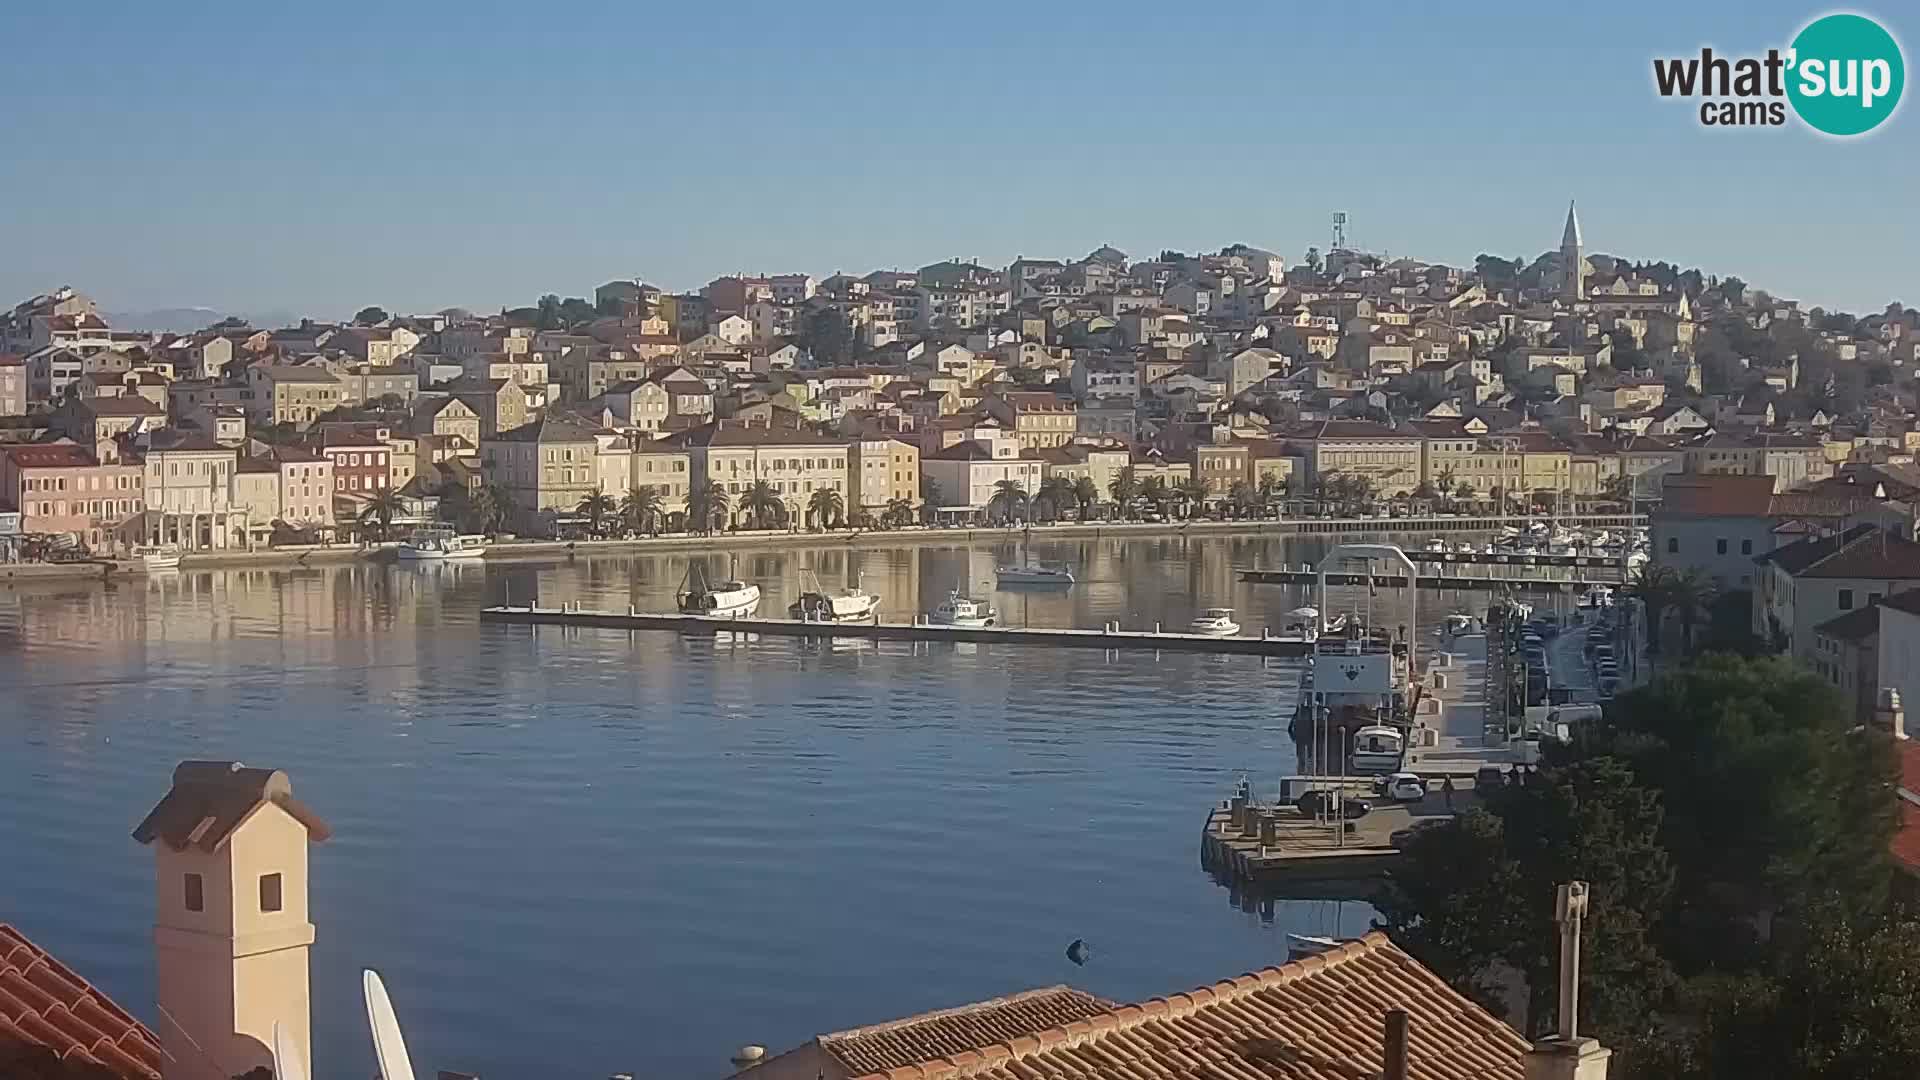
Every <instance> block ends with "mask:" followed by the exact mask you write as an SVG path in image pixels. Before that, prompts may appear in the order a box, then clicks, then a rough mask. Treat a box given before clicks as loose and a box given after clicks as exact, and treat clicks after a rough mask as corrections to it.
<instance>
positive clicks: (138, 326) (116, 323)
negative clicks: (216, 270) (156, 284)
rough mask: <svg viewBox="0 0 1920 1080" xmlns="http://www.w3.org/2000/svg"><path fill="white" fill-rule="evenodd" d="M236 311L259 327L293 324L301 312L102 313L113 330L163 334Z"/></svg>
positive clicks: (163, 310) (181, 331) (203, 324)
mask: <svg viewBox="0 0 1920 1080" xmlns="http://www.w3.org/2000/svg"><path fill="white" fill-rule="evenodd" d="M234 315H238V316H239V317H240V318H243V319H245V320H247V325H249V326H254V327H258V328H260V329H263V330H264V329H273V328H275V327H280V326H295V325H298V324H299V322H300V316H298V315H295V314H294V313H292V312H290V311H253V312H248V311H241V312H232V311H221V310H219V309H217V308H204V307H179V308H155V309H154V310H152V311H106V312H101V317H102V318H104V319H106V320H107V325H108V326H111V327H113V328H114V329H115V330H152V331H155V332H158V333H166V334H191V333H193V332H194V331H195V330H205V329H206V328H207V327H209V326H212V325H213V324H214V323H217V322H220V321H221V320H223V319H227V318H230V317H232V316H234Z"/></svg>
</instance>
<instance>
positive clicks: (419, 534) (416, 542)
mask: <svg viewBox="0 0 1920 1080" xmlns="http://www.w3.org/2000/svg"><path fill="white" fill-rule="evenodd" d="M486 553H487V538H486V537H484V536H462V535H460V534H458V533H456V532H454V531H453V530H452V529H415V530H414V531H413V534H412V535H411V536H408V537H407V539H406V542H405V543H402V544H401V545H400V548H399V550H398V551H397V552H396V554H397V555H398V556H399V558H400V559H402V560H404V561H406V562H444V561H446V560H448V559H477V558H479V557H481V556H482V555H485V554H486Z"/></svg>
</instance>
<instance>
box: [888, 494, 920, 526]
mask: <svg viewBox="0 0 1920 1080" xmlns="http://www.w3.org/2000/svg"><path fill="white" fill-rule="evenodd" d="M880 524H881V525H882V526H883V527H885V528H889V529H897V528H900V527H901V526H902V525H911V524H913V500H912V499H888V500H887V508H886V509H885V510H882V511H881V512H880Z"/></svg>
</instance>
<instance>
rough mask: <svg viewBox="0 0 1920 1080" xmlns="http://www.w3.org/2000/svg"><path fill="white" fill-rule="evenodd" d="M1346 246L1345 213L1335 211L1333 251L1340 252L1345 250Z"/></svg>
mask: <svg viewBox="0 0 1920 1080" xmlns="http://www.w3.org/2000/svg"><path fill="white" fill-rule="evenodd" d="M1346 246H1347V212H1346V211H1345V210H1335V211H1334V212H1333V249H1334V250H1335V251H1340V250H1343V249H1345V248H1346Z"/></svg>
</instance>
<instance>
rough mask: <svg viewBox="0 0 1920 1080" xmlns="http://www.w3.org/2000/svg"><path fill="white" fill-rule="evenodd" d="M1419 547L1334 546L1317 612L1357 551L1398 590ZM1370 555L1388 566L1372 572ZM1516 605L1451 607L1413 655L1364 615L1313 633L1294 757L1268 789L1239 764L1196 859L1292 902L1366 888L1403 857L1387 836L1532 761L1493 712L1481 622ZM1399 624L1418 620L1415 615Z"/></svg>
mask: <svg viewBox="0 0 1920 1080" xmlns="http://www.w3.org/2000/svg"><path fill="white" fill-rule="evenodd" d="M1416 558H1418V556H1416V555H1414V554H1411V553H1407V552H1404V551H1402V550H1400V549H1398V548H1394V547H1391V546H1389V545H1343V546H1341V547H1337V548H1335V549H1333V550H1332V551H1331V552H1330V553H1329V554H1328V555H1327V557H1326V558H1325V559H1324V560H1323V561H1322V562H1321V564H1320V565H1319V566H1318V567H1316V568H1314V569H1313V571H1312V577H1313V579H1314V580H1315V581H1316V583H1317V584H1319V586H1320V588H1321V601H1320V603H1321V605H1322V608H1323V610H1324V609H1325V608H1326V605H1327V604H1328V601H1327V599H1326V591H1325V590H1326V586H1328V585H1337V584H1343V583H1345V582H1346V581H1348V580H1350V579H1352V578H1353V577H1355V576H1356V575H1355V574H1354V573H1353V572H1351V571H1343V570H1342V569H1341V567H1343V566H1350V565H1351V564H1352V563H1354V562H1362V563H1364V564H1365V566H1364V568H1363V569H1362V570H1360V571H1359V572H1358V575H1357V576H1358V577H1359V579H1360V580H1362V581H1369V580H1374V579H1375V578H1376V577H1377V578H1379V579H1380V580H1386V581H1395V580H1397V581H1398V582H1399V584H1400V585H1401V586H1402V587H1403V588H1405V587H1406V585H1407V583H1408V582H1417V581H1422V580H1424V578H1423V576H1422V575H1420V574H1419V573H1417V571H1416V570H1415V568H1414V561H1415V559H1416ZM1378 563H1386V564H1389V566H1391V567H1393V568H1394V569H1390V570H1389V571H1388V572H1386V573H1384V574H1381V575H1375V574H1374V572H1373V570H1374V566H1375V564H1378ZM1303 576H1304V572H1303ZM1407 595H1408V599H1409V603H1410V605H1417V599H1416V598H1415V596H1414V594H1413V593H1412V591H1411V590H1409V591H1408V594H1407ZM1369 607H1371V601H1369ZM1524 611H1526V609H1525V608H1524V606H1508V605H1505V604H1500V605H1497V606H1496V608H1495V609H1494V610H1493V611H1490V612H1480V613H1470V612H1457V613H1454V614H1450V615H1448V616H1447V617H1446V619H1445V621H1444V623H1443V624H1442V626H1441V628H1440V630H1439V633H1438V638H1437V642H1436V643H1435V644H1434V645H1433V646H1432V647H1431V648H1430V649H1426V650H1425V651H1424V652H1423V649H1422V646H1421V643H1420V642H1419V640H1418V638H1417V635H1416V636H1413V637H1409V636H1408V635H1406V634H1405V633H1404V632H1401V633H1391V632H1386V631H1383V630H1381V629H1378V628H1377V627H1376V626H1373V625H1369V623H1370V622H1372V621H1373V620H1371V619H1369V620H1367V621H1365V622H1363V621H1360V620H1358V619H1348V620H1347V621H1346V622H1345V623H1344V625H1343V626H1342V628H1341V629H1340V631H1339V632H1334V631H1332V630H1329V631H1328V632H1326V633H1323V634H1322V635H1320V637H1319V639H1318V640H1317V641H1316V642H1315V646H1314V649H1313V652H1312V654H1311V661H1310V664H1309V667H1308V670H1307V671H1306V672H1304V673H1303V674H1302V685H1301V694H1300V698H1299V702H1298V704H1297V706H1296V709H1295V712H1294V715H1293V718H1292V721H1291V722H1290V724H1289V732H1290V734H1291V735H1292V737H1293V742H1294V746H1295V760H1294V761H1293V762H1291V763H1290V764H1291V765H1292V766H1293V768H1292V769H1291V770H1290V771H1289V772H1287V773H1286V774H1285V775H1282V776H1280V777H1279V778H1278V783H1277V784H1276V785H1274V786H1272V787H1265V786H1263V785H1262V783H1261V782H1260V781H1259V780H1258V776H1259V772H1258V771H1257V770H1250V771H1248V772H1247V773H1243V774H1242V776H1241V778H1240V779H1239V780H1238V781H1237V782H1236V785H1235V789H1234V792H1233V794H1232V795H1231V796H1230V797H1228V798H1226V799H1223V800H1220V801H1219V802H1218V803H1216V804H1215V805H1214V806H1212V807H1211V808H1209V809H1208V811H1207V814H1206V818H1205V821H1204V824H1203V825H1202V829H1201V864H1202V866H1203V868H1205V869H1206V870H1207V871H1208V872H1209V873H1211V874H1212V875H1213V876H1214V877H1215V878H1216V879H1217V880H1220V881H1221V882H1222V883H1223V884H1227V885H1228V886H1229V887H1232V888H1236V889H1237V888H1244V887H1251V888H1254V889H1257V890H1262V891H1273V892H1276V893H1278V894H1280V895H1284V896H1287V897H1289V898H1294V899H1305V898H1315V899H1340V900H1366V899H1369V898H1371V897H1373V896H1374V895H1376V894H1377V892H1378V890H1379V889H1380V888H1381V887H1382V886H1383V885H1384V882H1385V877H1386V875H1387V874H1388V873H1389V872H1390V871H1391V869H1392V867H1393V866H1394V864H1395V863H1396V862H1397V861H1398V859H1399V858H1400V852H1399V848H1398V846H1397V844H1396V840H1397V838H1399V837H1402V836H1404V835H1405V834H1406V831H1407V830H1410V829H1416V828H1419V827H1421V826H1423V825H1424V824H1426V823H1428V822H1436V821H1444V820H1446V819H1447V818H1449V817H1451V816H1452V814H1453V813H1455V812H1456V811H1457V810H1459V809H1461V808H1463V807H1464V806H1465V805H1466V804H1467V803H1468V801H1469V800H1471V799H1472V798H1474V788H1475V785H1476V781H1477V780H1479V779H1480V778H1483V777H1487V776H1489V775H1490V774H1489V773H1487V772H1486V771H1485V770H1499V771H1501V772H1502V773H1505V772H1507V771H1508V770H1512V769H1514V768H1516V767H1521V766H1524V765H1526V764H1528V763H1529V761H1530V757H1531V755H1530V752H1529V750H1528V744H1527V743H1525V742H1523V741H1516V740H1512V739H1510V738H1509V732H1508V729H1507V724H1506V723H1505V721H1504V720H1503V719H1501V718H1497V717H1494V716H1491V715H1490V710H1489V705H1490V699H1489V684H1488V672H1489V663H1488V662H1489V659H1490V645H1489V642H1490V640H1492V639H1490V637H1489V635H1488V626H1487V623H1488V621H1489V620H1490V619H1505V618H1510V617H1516V615H1517V613H1520V612H1524ZM1353 614H1355V615H1358V614H1359V613H1357V612H1356V613H1353ZM1369 614H1371V612H1370V611H1369ZM1389 621H1391V620H1389ZM1400 625H1402V626H1414V625H1419V623H1418V619H1417V612H1410V613H1409V614H1408V615H1407V617H1406V618H1405V621H1404V622H1403V623H1401V624H1400ZM1497 650H1498V647H1497V646H1494V647H1493V649H1492V658H1494V659H1498V651H1497Z"/></svg>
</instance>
